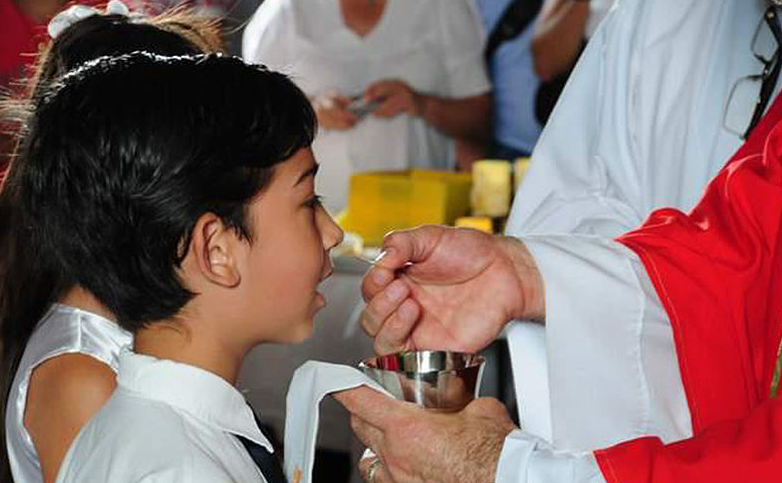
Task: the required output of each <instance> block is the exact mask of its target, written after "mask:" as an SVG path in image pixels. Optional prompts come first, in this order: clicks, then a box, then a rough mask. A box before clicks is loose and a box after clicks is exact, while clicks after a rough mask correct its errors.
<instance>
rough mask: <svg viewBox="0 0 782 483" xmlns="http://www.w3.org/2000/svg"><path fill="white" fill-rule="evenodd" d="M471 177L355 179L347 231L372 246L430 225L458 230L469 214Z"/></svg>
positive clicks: (417, 174)
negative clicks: (402, 231)
mask: <svg viewBox="0 0 782 483" xmlns="http://www.w3.org/2000/svg"><path fill="white" fill-rule="evenodd" d="M471 184H472V177H471V175H470V173H457V172H452V171H434V170H422V169H414V170H410V171H383V172H364V173H355V174H353V176H351V178H350V191H349V193H348V206H347V211H346V213H345V214H344V216H342V217H341V220H340V222H341V224H342V227H343V228H344V229H345V230H347V231H352V232H355V233H358V234H359V235H361V236H362V237H363V238H364V243H365V244H366V245H368V246H379V245H381V244H382V243H383V236H384V235H385V234H386V233H388V232H389V231H391V230H400V229H404V228H411V227H414V226H418V225H426V224H449V225H450V224H453V222H454V221H455V220H456V218H458V217H460V216H464V215H466V214H467V213H468V212H469V210H470V187H471Z"/></svg>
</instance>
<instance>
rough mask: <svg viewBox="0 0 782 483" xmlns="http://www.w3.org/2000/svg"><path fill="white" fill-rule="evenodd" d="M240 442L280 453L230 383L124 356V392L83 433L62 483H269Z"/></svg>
mask: <svg viewBox="0 0 782 483" xmlns="http://www.w3.org/2000/svg"><path fill="white" fill-rule="evenodd" d="M236 435H239V436H242V437H244V438H246V439H248V440H250V441H253V442H254V443H257V444H259V445H261V446H263V447H264V448H266V449H267V450H268V451H269V452H273V451H274V450H273V448H272V446H271V443H269V441H268V440H267V439H266V437H265V436H264V435H263V434H262V433H261V430H260V429H259V428H258V426H257V424H256V422H255V417H254V415H253V412H252V410H251V409H250V406H248V405H247V403H246V402H245V400H244V397H243V396H242V395H241V393H239V391H237V390H236V388H234V387H233V386H232V385H231V384H229V383H228V382H226V381H225V380H224V379H222V378H220V377H219V376H217V375H215V374H212V373H210V372H207V371H205V370H202V369H199V368H197V367H193V366H190V365H187V364H181V363H177V362H173V361H170V360H165V359H156V358H153V357H149V356H144V355H140V354H135V353H133V352H131V351H130V350H127V349H124V350H123V351H122V352H121V353H120V356H119V373H118V375H117V390H116V391H115V392H114V394H113V395H112V396H111V398H109V400H108V401H107V402H106V404H105V405H104V406H103V408H101V410H100V411H98V413H97V414H96V415H95V416H94V417H93V418H92V419H90V421H89V422H88V423H87V425H86V426H84V428H82V431H81V433H79V436H78V437H77V438H76V440H75V441H74V443H73V444H72V445H71V448H70V449H69V450H68V453H67V454H66V456H65V459H64V460H63V463H62V466H61V467H60V472H59V474H58V475H57V480H56V481H57V482H58V483H90V482H94V483H106V482H111V483H131V482H132V483H142V482H143V483H198V482H204V483H207V482H208V483H233V482H242V483H250V482H264V481H265V479H264V478H263V476H262V474H261V472H260V470H259V469H258V467H257V466H256V464H255V462H254V461H253V460H252V458H251V457H250V455H249V453H248V452H247V450H246V449H245V447H244V446H243V445H242V444H241V442H240V441H239V440H238V439H237V438H236Z"/></svg>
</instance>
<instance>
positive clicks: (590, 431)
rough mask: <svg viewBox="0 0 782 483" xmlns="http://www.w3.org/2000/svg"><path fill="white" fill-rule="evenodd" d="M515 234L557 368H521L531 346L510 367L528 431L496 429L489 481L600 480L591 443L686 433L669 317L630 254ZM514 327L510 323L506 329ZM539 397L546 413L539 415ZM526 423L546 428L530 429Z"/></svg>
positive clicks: (578, 240)
mask: <svg viewBox="0 0 782 483" xmlns="http://www.w3.org/2000/svg"><path fill="white" fill-rule="evenodd" d="M524 242H525V243H526V245H527V247H528V248H529V250H530V252H531V253H532V255H533V257H535V259H536V261H537V262H538V268H539V269H540V271H541V275H542V277H543V279H544V280H545V290H546V301H545V303H546V327H545V331H546V334H545V335H546V339H547V343H548V360H547V363H548V369H549V373H550V374H551V375H556V377H551V378H550V380H549V381H547V380H546V378H545V377H540V374H535V378H533V377H530V376H529V372H530V371H531V370H533V371H534V370H535V369H539V368H540V367H539V364H538V363H539V360H537V359H535V358H534V354H533V358H532V364H533V366H532V367H526V366H525V365H524V364H520V365H519V366H514V377H516V376H517V372H516V370H517V369H518V370H519V372H518V375H521V376H522V377H521V379H523V380H524V381H526V382H527V383H528V384H527V387H524V388H522V389H521V390H520V391H519V394H518V398H519V401H518V403H519V406H520V408H522V409H521V410H520V413H521V421H522V428H524V429H526V430H527V432H522V431H515V432H513V433H511V434H509V435H508V437H507V438H506V439H505V444H504V445H503V449H502V454H501V456H500V461H499V463H498V467H497V478H496V481H497V482H498V483H505V482H508V483H510V482H513V483H522V482H524V483H599V482H603V481H604V479H603V477H602V475H601V474H600V471H599V469H598V467H597V464H596V462H595V461H594V458H593V456H592V455H591V453H590V450H592V449H596V448H599V447H604V446H608V445H610V444H613V443H615V442H619V441H624V440H628V439H633V438H637V437H640V436H645V435H650V434H654V435H658V436H660V437H661V439H662V440H663V441H674V440H678V439H682V438H686V437H688V436H690V435H691V433H692V429H691V426H690V420H689V411H688V409H687V401H686V398H685V396H684V391H683V390H682V383H681V377H680V375H679V366H678V363H677V359H676V352H675V348H674V343H673V333H672V330H671V326H670V323H669V321H668V318H667V316H666V314H665V311H664V310H663V308H662V304H661V303H660V300H659V298H658V297H657V293H656V292H655V290H654V287H653V286H652V284H651V281H650V280H649V278H648V276H647V274H646V271H645V270H644V268H643V265H642V264H641V262H640V261H639V260H638V258H637V257H636V256H635V254H634V253H633V252H632V251H630V250H629V249H627V248H625V247H624V246H622V245H620V244H618V243H616V242H614V241H611V240H609V239H606V238H602V237H597V236H591V235H559V236H555V235H549V236H528V237H525V238H524ZM524 324H525V326H523V332H524V333H523V335H525V336H527V339H528V340H529V341H533V342H534V341H536V340H539V339H541V338H542V337H540V336H541V332H542V330H543V328H542V327H541V326H538V325H532V324H531V323H524ZM519 329H521V327H515V328H511V331H510V334H509V337H511V336H512V335H513V331H514V330H519ZM533 348H535V349H538V346H537V345H534V344H533ZM511 350H512V351H521V350H523V348H521V347H519V345H518V344H514V345H512V346H511ZM512 359H513V360H514V362H518V361H522V362H526V363H529V360H524V359H523V358H520V357H517V356H515V355H514V356H513V357H512ZM527 359H529V358H527ZM543 359H544V362H545V358H543ZM544 369H545V368H544ZM541 379H542V381H543V382H542V383H540V382H539V381H540V380H541ZM536 380H537V381H538V382H539V385H540V387H543V388H545V387H546V384H550V387H549V391H548V392H545V393H544V394H540V393H537V392H535V391H534V390H533V389H535V388H532V385H531V384H529V383H530V382H532V381H536ZM530 401H532V407H531V408H529V407H528V406H530ZM544 405H547V408H549V409H550V415H551V417H550V419H546V418H543V416H542V415H547V414H548V411H547V410H546V408H545V407H544V408H543V409H541V407H542V406H544ZM530 409H532V410H530ZM535 409H538V410H539V413H535V412H534V410H535ZM530 419H531V421H529V420H530ZM527 421H529V422H527ZM547 425H550V426H547ZM535 430H537V431H541V432H542V433H545V432H546V431H548V432H549V433H548V434H540V433H539V434H537V435H533V434H531V433H530V432H529V431H535ZM537 436H540V437H541V438H538V437H537ZM552 440H553V441H554V442H555V445H554V446H552V445H550V444H549V443H548V442H547V441H552Z"/></svg>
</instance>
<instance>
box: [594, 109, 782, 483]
mask: <svg viewBox="0 0 782 483" xmlns="http://www.w3.org/2000/svg"><path fill="white" fill-rule="evenodd" d="M781 224H782V98H777V100H776V101H775V102H774V104H773V106H772V107H771V109H770V111H769V113H768V114H767V116H766V118H765V119H764V120H763V121H762V122H761V124H760V125H759V126H758V128H757V129H756V130H755V132H754V133H753V135H752V136H751V137H750V139H749V140H748V141H747V143H746V144H745V145H744V146H742V147H741V149H739V151H738V152H737V153H736V154H735V155H734V156H733V157H732V158H731V160H730V161H729V162H728V164H727V165H726V166H725V168H723V169H722V171H721V172H720V174H719V175H718V176H717V177H716V178H715V179H714V180H713V181H712V182H711V183H710V184H709V186H708V187H707V190H706V193H705V195H704V197H703V198H702V200H701V201H700V203H699V204H698V205H697V206H696V207H695V208H694V209H693V211H692V212H691V213H690V214H688V215H685V214H683V213H681V212H679V211H677V210H673V209H662V210H658V211H655V212H654V213H652V215H651V216H650V217H649V219H648V220H647V221H646V223H644V225H643V226H642V227H641V228H639V229H637V230H635V231H632V232H630V233H628V234H626V235H623V236H622V237H619V238H618V241H619V242H621V243H623V244H624V245H626V246H627V247H629V248H630V249H632V250H633V251H634V252H635V253H636V254H638V256H639V257H640V259H641V261H642V262H643V264H644V266H645V267H646V270H647V272H648V273H649V276H650V278H651V280H652V283H653V284H654V286H655V289H656V290H657V293H658V295H659V296H660V300H661V301H662V303H663V306H664V307H665V310H666V312H667V313H668V316H669V318H670V321H671V324H672V327H673V331H674V339H675V342H676V350H677V355H678V358H679V367H680V370H681V376H682V383H683V384H684V390H685V393H686V395H687V400H688V405H689V408H690V413H691V415H692V427H693V433H694V437H693V438H692V439H688V440H684V441H681V442H678V443H674V444H670V445H663V444H662V442H661V441H660V440H659V439H658V438H642V439H638V440H633V441H629V442H626V443H622V444H619V445H617V446H614V447H612V448H608V449H605V450H601V451H598V452H596V453H595V455H596V457H597V461H598V464H599V465H600V468H601V470H602V472H603V474H604V476H605V477H606V479H607V480H608V482H609V483H630V482H632V483H644V482H649V483H652V482H654V483H662V482H666V483H667V482H699V481H704V482H709V483H717V482H731V483H735V482H743V481H747V482H766V481H768V482H770V481H780V480H782V401H780V400H776V399H774V400H771V399H769V390H770V387H771V380H772V376H773V370H774V366H775V363H776V358H777V352H778V348H779V345H780V339H781V338H782V233H780V227H781Z"/></svg>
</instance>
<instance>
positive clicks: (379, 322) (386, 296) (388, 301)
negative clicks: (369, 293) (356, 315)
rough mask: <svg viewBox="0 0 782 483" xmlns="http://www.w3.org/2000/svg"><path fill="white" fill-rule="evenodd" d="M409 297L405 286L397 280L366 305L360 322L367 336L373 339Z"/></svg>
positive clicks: (408, 290) (408, 291)
mask: <svg viewBox="0 0 782 483" xmlns="http://www.w3.org/2000/svg"><path fill="white" fill-rule="evenodd" d="M409 295H410V289H409V288H408V286H407V284H406V283H405V282H404V281H403V280H401V279H399V280H394V281H393V282H391V284H390V285H388V287H387V288H386V289H385V290H383V291H382V292H380V293H378V294H377V295H375V297H374V298H373V299H372V300H370V301H369V303H367V306H366V307H365V308H364V314H363V317H362V320H361V326H362V327H363V328H364V332H366V333H367V335H368V336H370V337H374V336H375V335H377V333H378V332H380V328H381V327H382V326H383V324H384V323H385V322H386V319H388V318H389V317H390V316H391V314H393V313H394V312H395V311H396V310H397V309H398V308H399V306H400V305H401V304H402V302H404V300H405V299H406V298H407V297H408V296H409Z"/></svg>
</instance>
